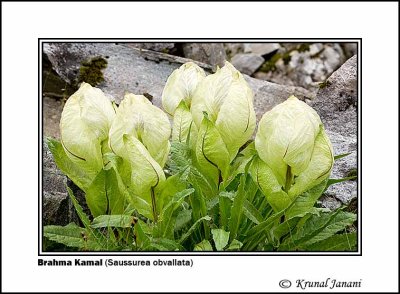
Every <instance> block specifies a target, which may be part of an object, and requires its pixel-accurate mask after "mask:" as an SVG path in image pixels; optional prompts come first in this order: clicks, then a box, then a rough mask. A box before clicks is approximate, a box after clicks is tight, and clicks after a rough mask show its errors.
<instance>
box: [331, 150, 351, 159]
mask: <svg viewBox="0 0 400 294" xmlns="http://www.w3.org/2000/svg"><path fill="white" fill-rule="evenodd" d="M350 154H351V152H349V153H343V154H338V155H335V156H334V157H333V158H334V159H335V160H338V159H340V158H343V157H346V156H347V155H350Z"/></svg>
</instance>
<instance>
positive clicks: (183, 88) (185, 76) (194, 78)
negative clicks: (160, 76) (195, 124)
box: [162, 62, 206, 115]
mask: <svg viewBox="0 0 400 294" xmlns="http://www.w3.org/2000/svg"><path fill="white" fill-rule="evenodd" d="M205 76H206V74H205V73H204V70H203V69H202V68H201V67H199V66H198V65H196V64H195V63H193V62H187V63H185V64H183V65H182V66H181V67H179V68H178V69H176V70H174V71H173V72H172V74H171V75H170V76H169V77H168V80H167V83H166V84H165V87H164V90H163V93H162V105H163V108H164V109H165V111H166V112H167V113H169V114H170V115H174V114H175V111H176V109H177V108H178V106H179V104H180V103H181V101H184V102H185V105H186V106H187V108H190V105H191V102H192V97H193V93H194V91H195V90H196V88H197V86H198V84H199V83H200V82H201V81H202V80H203V79H204V78H205Z"/></svg>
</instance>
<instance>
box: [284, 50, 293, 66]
mask: <svg viewBox="0 0 400 294" xmlns="http://www.w3.org/2000/svg"><path fill="white" fill-rule="evenodd" d="M291 59H292V56H290V52H286V53H285V54H283V56H282V60H283V63H284V64H285V65H288V64H289V62H290V60H291Z"/></svg>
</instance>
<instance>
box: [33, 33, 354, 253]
mask: <svg viewBox="0 0 400 294" xmlns="http://www.w3.org/2000/svg"><path fill="white" fill-rule="evenodd" d="M361 49H362V48H361V39H285V40H283V39H282V40H279V39H276V40H270V39H257V40H254V39H235V40H230V39H215V40H214V39H212V40H209V39H195V40H190V39H157V40H147V41H143V40H141V39H138V40H135V39H114V40H108V39H78V40H74V39H39V59H40V62H39V69H38V71H39V76H40V81H39V84H40V85H39V88H40V89H39V91H40V93H39V95H40V97H41V99H42V100H41V105H40V108H41V109H40V113H39V116H40V117H39V120H40V122H41V132H40V138H39V146H40V148H41V158H40V161H41V162H40V163H41V164H40V168H41V171H40V173H39V177H40V179H39V181H40V182H41V187H40V188H41V189H40V193H39V197H38V203H39V220H38V222H39V226H38V227H39V232H38V234H39V253H40V255H46V254H57V253H86V254H91V253H93V254H96V253H101V252H106V253H114V254H117V255H118V254H133V255H134V254H143V253H148V254H160V255H162V254H165V253H168V254H171V255H174V254H179V253H182V252H183V253H191V254H198V255H241V254H243V255H245V254H258V255H313V254H314V255H316V254H317V255H318V254H320V255H329V254H331V255H332V254H333V255H335V254H336V255H360V254H361V244H360V241H361V239H360V234H361V223H360V222H359V219H360V213H361V199H360V195H359V194H360V193H359V192H358V191H359V188H360V185H359V180H360V179H359V165H360V163H359V153H360V150H359V146H360V144H359V140H360V132H359V128H360V125H359V107H358V101H359V94H360V93H359V87H360V81H359V78H358V77H359V68H360V65H359V60H360V54H361Z"/></svg>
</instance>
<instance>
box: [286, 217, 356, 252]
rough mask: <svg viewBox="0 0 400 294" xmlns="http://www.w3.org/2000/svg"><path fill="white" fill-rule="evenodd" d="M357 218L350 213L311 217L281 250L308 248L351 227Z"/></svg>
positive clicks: (288, 239)
mask: <svg viewBox="0 0 400 294" xmlns="http://www.w3.org/2000/svg"><path fill="white" fill-rule="evenodd" d="M356 218H357V216H356V215H355V214H353V213H350V212H343V211H340V210H338V211H335V212H331V213H322V214H320V215H319V216H318V215H313V216H312V217H310V218H309V219H308V220H307V221H306V222H305V223H304V226H302V227H301V228H300V229H299V230H297V232H296V234H292V235H290V237H288V238H287V239H286V240H285V241H284V243H283V244H282V246H281V248H280V250H294V249H302V248H306V247H308V246H309V245H311V244H313V243H316V242H320V241H322V240H325V239H327V238H329V237H331V236H333V235H334V234H336V233H337V232H339V231H341V230H343V229H345V228H346V227H347V226H349V225H351V224H352V223H353V222H354V221H355V220H356Z"/></svg>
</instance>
